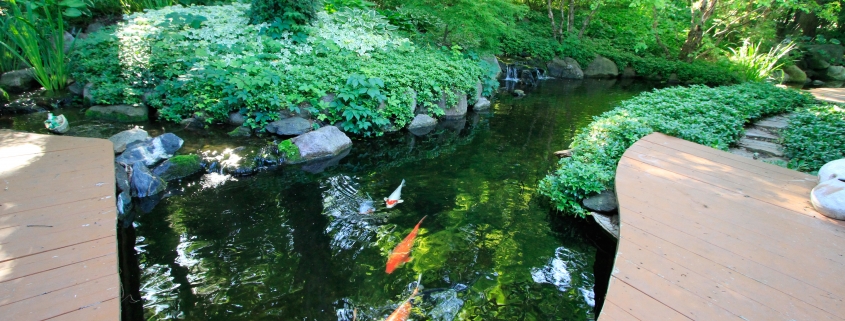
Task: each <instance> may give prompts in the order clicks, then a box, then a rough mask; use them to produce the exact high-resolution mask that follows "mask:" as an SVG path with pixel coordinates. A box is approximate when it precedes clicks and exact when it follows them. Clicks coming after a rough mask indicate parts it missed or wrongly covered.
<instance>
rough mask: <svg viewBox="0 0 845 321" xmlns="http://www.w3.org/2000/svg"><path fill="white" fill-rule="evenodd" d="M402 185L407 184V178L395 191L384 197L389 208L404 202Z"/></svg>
mask: <svg viewBox="0 0 845 321" xmlns="http://www.w3.org/2000/svg"><path fill="white" fill-rule="evenodd" d="M402 186H405V180H404V179H403V180H402V183H401V184H399V187H397V188H396V190H395V191H393V193H391V194H390V196H389V197H386V198H385V199H384V204H385V205H386V206H387V208H393V207H394V206H396V205H397V204H399V203H402V202H404V201H403V200H402V199H401V198H402Z"/></svg>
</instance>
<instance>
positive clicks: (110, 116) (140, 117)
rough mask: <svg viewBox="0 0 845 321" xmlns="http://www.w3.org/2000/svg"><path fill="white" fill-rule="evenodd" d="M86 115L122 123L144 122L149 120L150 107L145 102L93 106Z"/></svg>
mask: <svg viewBox="0 0 845 321" xmlns="http://www.w3.org/2000/svg"><path fill="white" fill-rule="evenodd" d="M85 117H87V118H91V119H102V120H109V121H117V122H122V123H131V122H144V121H147V120H149V109H147V106H145V105H143V104H135V105H113V106H93V107H91V108H88V110H86V111H85Z"/></svg>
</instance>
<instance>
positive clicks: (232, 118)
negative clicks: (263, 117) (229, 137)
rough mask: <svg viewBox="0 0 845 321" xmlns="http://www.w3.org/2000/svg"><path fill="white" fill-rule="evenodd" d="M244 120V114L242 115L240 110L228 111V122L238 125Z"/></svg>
mask: <svg viewBox="0 0 845 321" xmlns="http://www.w3.org/2000/svg"><path fill="white" fill-rule="evenodd" d="M244 122H246V118H244V115H242V114H241V112H239V111H236V112H234V113H229V124H232V125H235V126H240V125H243V124H244Z"/></svg>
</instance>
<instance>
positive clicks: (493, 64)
mask: <svg viewBox="0 0 845 321" xmlns="http://www.w3.org/2000/svg"><path fill="white" fill-rule="evenodd" d="M481 61H483V62H485V63H486V64H487V65H488V66H489V67H490V68H491V69H492V71H493V74H494V76H493V77H494V78H499V76H501V75H502V66H501V65H499V59H497V58H496V56H493V55H490V56H484V57H481Z"/></svg>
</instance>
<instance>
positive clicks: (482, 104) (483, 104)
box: [472, 97, 490, 111]
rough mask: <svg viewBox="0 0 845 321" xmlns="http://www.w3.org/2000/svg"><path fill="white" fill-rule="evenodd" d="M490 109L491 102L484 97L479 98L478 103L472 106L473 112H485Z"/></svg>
mask: <svg viewBox="0 0 845 321" xmlns="http://www.w3.org/2000/svg"><path fill="white" fill-rule="evenodd" d="M488 109H490V100H488V99H487V98H484V97H481V98H479V99H478V101H476V102H475V104H474V105H472V110H475V111H483V110H488Z"/></svg>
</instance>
